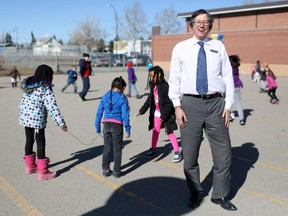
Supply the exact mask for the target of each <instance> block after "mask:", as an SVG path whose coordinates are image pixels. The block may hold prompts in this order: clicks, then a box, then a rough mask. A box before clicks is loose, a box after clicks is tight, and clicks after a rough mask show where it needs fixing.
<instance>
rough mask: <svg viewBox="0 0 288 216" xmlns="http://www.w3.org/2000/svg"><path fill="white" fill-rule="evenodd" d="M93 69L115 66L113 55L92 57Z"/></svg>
mask: <svg viewBox="0 0 288 216" xmlns="http://www.w3.org/2000/svg"><path fill="white" fill-rule="evenodd" d="M91 61H92V63H91V64H92V66H93V67H109V66H115V60H114V58H113V56H112V55H111V54H97V55H93V56H92V57H91Z"/></svg>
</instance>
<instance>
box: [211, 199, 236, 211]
mask: <svg viewBox="0 0 288 216" xmlns="http://www.w3.org/2000/svg"><path fill="white" fill-rule="evenodd" d="M211 202H213V203H215V204H217V205H220V206H221V207H222V208H224V209H226V210H229V211H235V210H237V208H236V206H235V205H233V203H231V202H230V201H229V200H228V199H227V198H226V197H224V198H219V199H213V198H211Z"/></svg>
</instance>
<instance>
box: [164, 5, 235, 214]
mask: <svg viewBox="0 0 288 216" xmlns="http://www.w3.org/2000/svg"><path fill="white" fill-rule="evenodd" d="M212 26H213V17H212V16H211V15H210V14H209V13H208V12H207V11H205V10H203V9H200V10H197V11H195V12H194V13H193V14H192V16H191V19H190V27H191V28H192V30H193V37H192V38H190V39H187V40H184V41H181V42H179V43H178V44H176V46H175V47H174V49H173V52H172V58H171V66H170V77H169V97H170V99H171V100H172V102H173V105H174V107H175V113H176V118H177V122H178V124H179V125H180V132H181V145H182V150H183V158H184V174H185V177H186V182H187V186H188V189H189V191H190V194H191V197H190V198H189V203H188V205H189V207H191V208H197V207H198V206H200V204H201V201H202V199H203V188H202V186H201V184H200V169H199V164H198V157H199V149H200V145H201V141H202V136H203V130H204V131H205V134H206V136H207V139H208V141H209V144H210V148H211V152H212V157H213V163H214V166H213V191H212V197H211V201H212V202H213V203H215V204H219V205H220V206H221V207H222V208H224V209H226V210H230V211H234V210H237V208H236V207H235V206H234V205H233V204H232V203H231V202H230V200H228V199H227V196H228V194H229V190H230V178H231V174H230V172H231V142H230V135H229V123H230V122H229V116H230V109H231V106H232V104H233V98H234V83H233V75H232V68H231V65H230V61H229V57H228V55H227V52H226V49H225V47H224V45H223V43H222V42H221V41H218V40H211V39H210V38H208V37H207V36H208V34H209V32H210V30H211V29H212ZM199 41H202V42H203V43H204V46H203V47H204V50H205V54H206V66H205V68H203V66H201V67H202V69H203V70H205V71H207V75H206V77H207V82H206V83H208V89H207V90H206V92H205V93H199V92H198V91H197V90H198V88H196V80H197V67H199V66H197V59H198V52H199V50H200V45H199V44H198V42H199ZM202 42H200V43H202ZM203 43H202V44H203ZM203 70H202V71H203ZM205 74H206V73H205ZM202 85H203V84H202Z"/></svg>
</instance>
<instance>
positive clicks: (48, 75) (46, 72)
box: [23, 64, 54, 85]
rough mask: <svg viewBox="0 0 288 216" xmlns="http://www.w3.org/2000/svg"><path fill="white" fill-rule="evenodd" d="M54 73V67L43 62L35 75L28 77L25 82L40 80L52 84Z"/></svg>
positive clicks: (29, 83) (28, 83)
mask: <svg viewBox="0 0 288 216" xmlns="http://www.w3.org/2000/svg"><path fill="white" fill-rule="evenodd" d="M53 74H54V72H53V69H52V68H51V67H50V66H48V65H46V64H42V65H39V66H38V67H37V69H36V71H35V73H34V75H33V76H30V77H28V78H27V79H25V80H24V81H23V82H25V83H26V85H31V84H34V83H40V82H43V83H47V84H49V85H52V80H53Z"/></svg>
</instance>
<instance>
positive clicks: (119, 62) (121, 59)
mask: <svg viewBox="0 0 288 216" xmlns="http://www.w3.org/2000/svg"><path fill="white" fill-rule="evenodd" d="M113 59H114V62H115V66H125V63H126V61H127V56H126V55H125V54H113Z"/></svg>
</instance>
